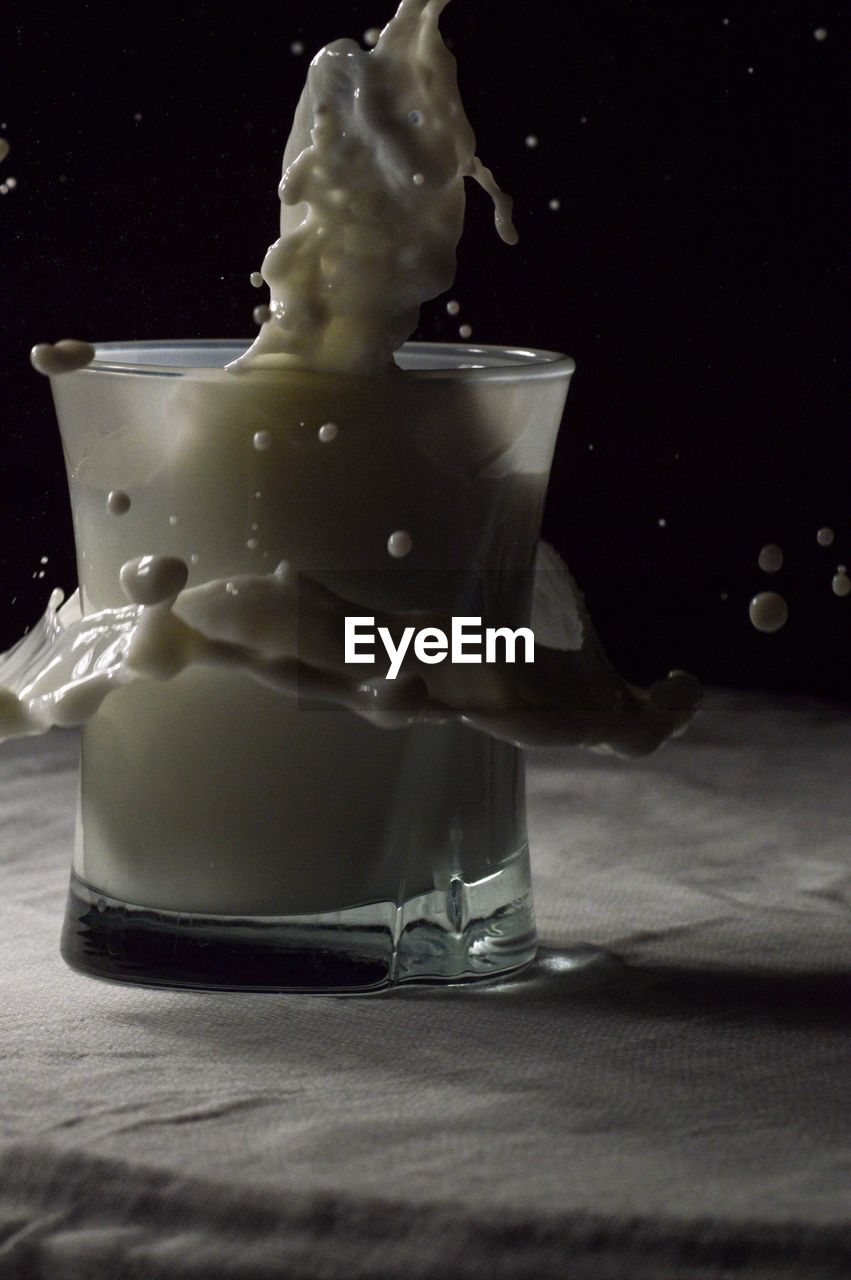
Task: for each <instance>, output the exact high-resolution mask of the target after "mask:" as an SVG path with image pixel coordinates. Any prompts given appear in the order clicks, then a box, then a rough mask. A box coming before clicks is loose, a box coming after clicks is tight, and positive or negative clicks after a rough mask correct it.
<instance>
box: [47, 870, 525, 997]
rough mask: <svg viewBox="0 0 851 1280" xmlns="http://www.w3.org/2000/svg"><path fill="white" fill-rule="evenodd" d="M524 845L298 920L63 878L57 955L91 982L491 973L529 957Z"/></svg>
mask: <svg viewBox="0 0 851 1280" xmlns="http://www.w3.org/2000/svg"><path fill="white" fill-rule="evenodd" d="M536 944H537V939H536V934H535V923H534V916H533V912H532V898H531V890H530V882H529V857H528V853H527V852H526V851H524V852H523V853H522V854H519V855H518V856H517V857H515V858H513V859H512V860H511V861H510V862H509V863H507V864H506V865H505V866H503V867H502V868H501V869H500V870H499V871H497V872H495V873H494V874H493V875H490V876H487V877H486V878H485V879H483V880H478V881H476V882H475V883H472V884H467V883H465V882H464V881H463V880H462V879H460V878H457V879H453V880H452V881H451V882H450V885H449V888H448V889H447V890H445V891H440V890H433V891H432V892H430V893H427V894H422V895H420V896H419V897H416V898H410V899H408V900H407V901H406V902H402V903H400V904H397V903H395V902H372V903H368V904H366V905H364V906H359V907H352V908H350V909H348V910H346V911H333V912H325V913H321V914H316V915H309V916H308V915H299V916H289V917H287V916H227V915H209V914H204V915H201V914H193V913H191V912H177V911H158V910H156V909H155V908H152V907H140V906H134V905H133V904H132V903H129V902H121V901H118V900H116V899H115V898H110V897H108V896H107V895H105V894H102V893H100V892H99V891H98V890H97V888H95V887H94V886H93V885H89V884H87V883H86V882H85V881H83V880H81V879H80V878H79V877H78V876H77V875H76V874H74V873H72V875H71V885H70V889H69V892H68V905H67V908H66V913H65V923H64V927H63V931H62V944H61V950H62V956H63V958H64V959H65V961H66V962H67V963H68V964H69V965H70V966H71V968H72V969H76V970H78V971H79V972H80V973H85V974H88V975H89V976H90V977H94V978H103V979H106V980H108V981H113V982H131V983H138V984H140V985H142V986H158V987H189V988H198V989H202V990H207V989H214V990H223V991H313V992H338V993H343V992H356V991H380V990H383V989H384V988H386V987H391V986H395V985H397V984H402V983H417V982H419V983H445V982H464V981H469V980H472V979H482V978H493V977H496V976H498V975H500V974H503V973H506V972H508V971H509V970H512V969H517V968H519V967H520V966H522V965H524V964H528V963H529V961H531V960H532V959H534V956H535V951H536Z"/></svg>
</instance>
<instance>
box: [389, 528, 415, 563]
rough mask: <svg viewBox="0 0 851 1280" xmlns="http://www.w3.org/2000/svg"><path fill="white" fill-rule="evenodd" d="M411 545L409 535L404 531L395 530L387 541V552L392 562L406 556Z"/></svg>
mask: <svg viewBox="0 0 851 1280" xmlns="http://www.w3.org/2000/svg"><path fill="white" fill-rule="evenodd" d="M413 545H414V543H413V539H412V538H411V535H410V534H409V533H407V532H406V531H405V530H404V529H397V530H396V532H395V533H391V535H390V537H389V538H388V539H387V550H388V551H389V552H390V554H391V556H392V557H393V559H394V560H401V559H402V557H403V556H406V555H408V554H409V552H410V550H411V548H412V547H413Z"/></svg>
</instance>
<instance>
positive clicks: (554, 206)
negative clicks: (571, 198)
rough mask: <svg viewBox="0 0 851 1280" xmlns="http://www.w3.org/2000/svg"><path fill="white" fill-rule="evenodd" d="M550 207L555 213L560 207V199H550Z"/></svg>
mask: <svg viewBox="0 0 851 1280" xmlns="http://www.w3.org/2000/svg"><path fill="white" fill-rule="evenodd" d="M550 208H551V209H552V211H553V212H554V213H555V211H556V209H560V208H561V201H560V200H556V199H552V200H551V201H550Z"/></svg>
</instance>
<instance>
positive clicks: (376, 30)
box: [363, 27, 381, 49]
mask: <svg viewBox="0 0 851 1280" xmlns="http://www.w3.org/2000/svg"><path fill="white" fill-rule="evenodd" d="M380 35H381V28H380V27H370V28H369V30H368V31H364V33H363V42H364V44H365V45H369V47H370V49H373V48H374V47H375V46H376V45H377V44H378V40H379V37H380Z"/></svg>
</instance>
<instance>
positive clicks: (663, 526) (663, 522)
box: [656, 516, 668, 529]
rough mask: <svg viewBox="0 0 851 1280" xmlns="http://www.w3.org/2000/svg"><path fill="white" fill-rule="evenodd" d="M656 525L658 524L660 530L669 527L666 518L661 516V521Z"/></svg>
mask: <svg viewBox="0 0 851 1280" xmlns="http://www.w3.org/2000/svg"><path fill="white" fill-rule="evenodd" d="M656 523H657V524H658V526H659V528H660V529H667V527H668V521H667V520H666V519H665V517H664V516H660V517H659V519H658V520H657V521H656Z"/></svg>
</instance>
